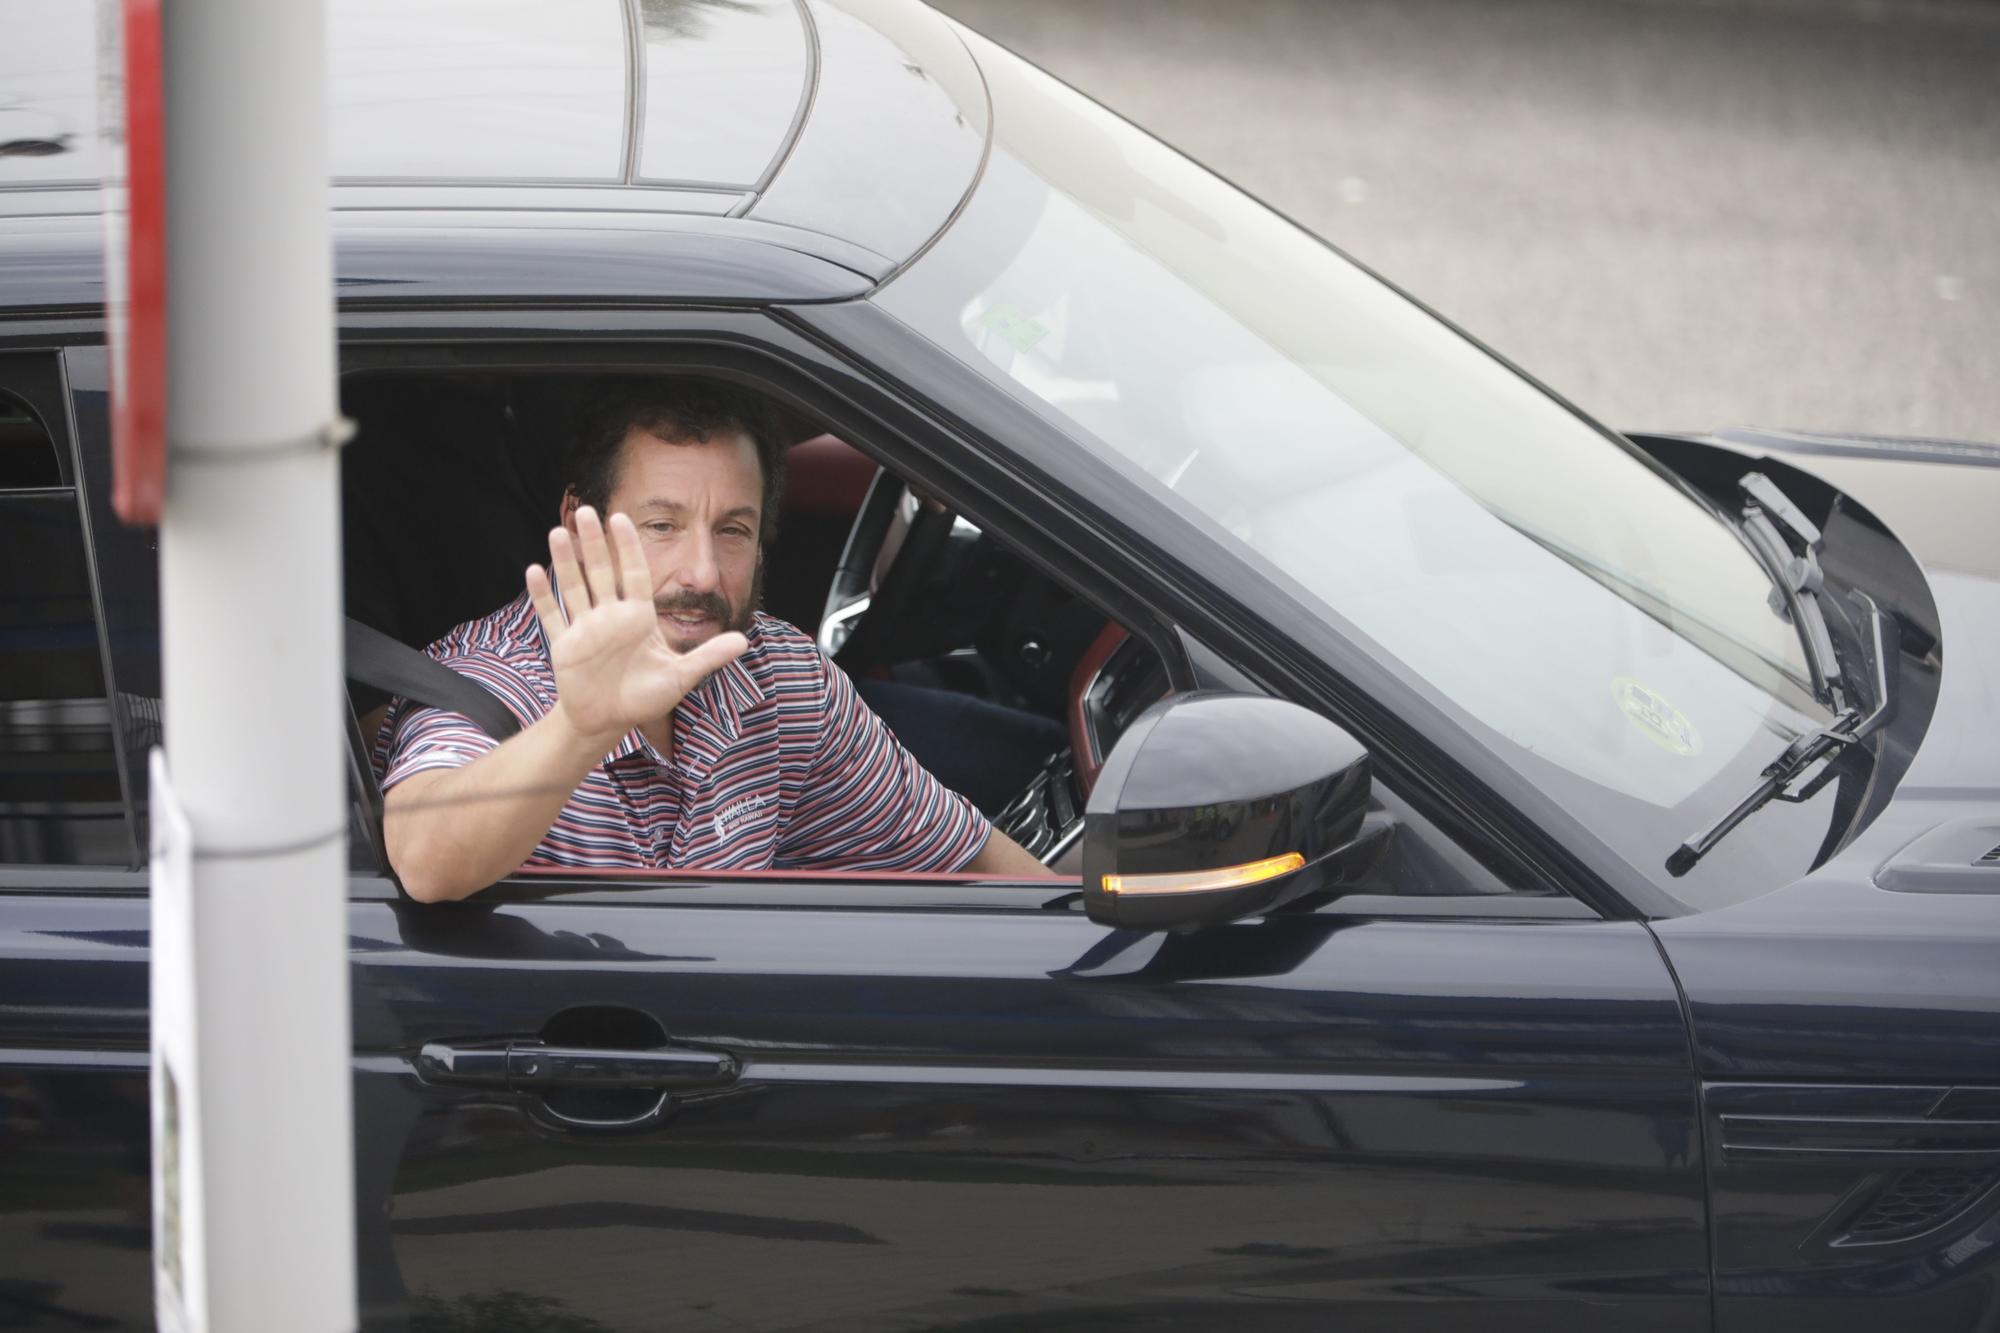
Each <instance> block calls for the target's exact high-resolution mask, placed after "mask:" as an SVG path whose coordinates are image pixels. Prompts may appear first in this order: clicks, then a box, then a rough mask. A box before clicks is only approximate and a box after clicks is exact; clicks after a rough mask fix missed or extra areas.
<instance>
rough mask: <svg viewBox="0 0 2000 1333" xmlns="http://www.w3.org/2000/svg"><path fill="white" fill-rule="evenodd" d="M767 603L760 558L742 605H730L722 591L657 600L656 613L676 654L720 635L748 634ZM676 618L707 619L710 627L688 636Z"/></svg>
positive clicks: (654, 607)
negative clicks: (760, 610)
mask: <svg viewBox="0 0 2000 1333" xmlns="http://www.w3.org/2000/svg"><path fill="white" fill-rule="evenodd" d="M763 602H764V561H763V559H762V558H761V557H760V558H759V559H758V561H757V568H756V571H755V572H754V573H752V574H751V576H750V593H749V595H748V596H747V597H745V598H744V599H743V604H742V605H741V606H735V605H732V604H731V603H730V600H729V599H728V598H727V597H724V596H723V595H722V594H721V593H720V592H684V593H676V594H674V595H673V596H671V597H655V598H654V599H653V613H654V614H655V615H657V616H658V617H659V618H660V627H661V629H662V630H664V631H665V632H666V636H667V643H668V644H669V645H671V646H672V648H673V650H674V651H675V652H677V653H684V652H687V651H688V650H689V649H690V648H694V647H697V646H699V645H700V644H704V643H706V642H708V641H709V640H710V639H712V638H714V637H715V636H716V635H718V634H723V633H726V632H728V631H729V630H735V631H736V632H737V633H739V634H747V633H748V632H749V630H750V622H751V621H752V620H753V619H755V618H756V615H757V608H758V607H760V606H761V605H763ZM675 615H698V616H703V617H705V618H706V619H707V620H708V621H709V624H708V625H706V626H704V627H703V628H702V629H701V630H700V631H699V632H698V633H695V634H693V635H689V634H688V633H686V631H685V627H683V626H681V625H679V624H677V623H676V622H675V621H674V620H672V619H671V617H672V616H675Z"/></svg>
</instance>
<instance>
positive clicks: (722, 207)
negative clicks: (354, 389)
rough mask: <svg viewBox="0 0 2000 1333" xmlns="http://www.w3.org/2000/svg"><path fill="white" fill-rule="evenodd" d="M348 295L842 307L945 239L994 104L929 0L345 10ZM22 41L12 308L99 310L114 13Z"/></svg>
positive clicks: (338, 53)
mask: <svg viewBox="0 0 2000 1333" xmlns="http://www.w3.org/2000/svg"><path fill="white" fill-rule="evenodd" d="M329 10H330V29H331V41H330V53H331V69H330V97H331V101H332V104H333V116H332V127H331V144H330V148H331V161H332V171H333V175H334V188H333V192H332V199H333V207H334V210H335V212H334V230H335V240H336V249H337V252H338V261H337V267H338V276H339V280H340V283H341V289H342V297H343V299H347V300H352V299H361V300H367V299H387V298H391V297H393V298H394V299H397V300H414V299H431V298H436V299H450V298H451V297H454V296H463V297H478V298H481V299H495V298H499V299H505V298H510V297H519V298H546V297H552V296H575V297H579V298H582V299H600V298H611V297H623V298H625V299H641V300H643V299H647V298H650V297H669V298H671V297H683V298H691V299H703V300H716V299H743V300H784V299H796V300H825V299H834V298H837V297H839V296H842V295H851V294H853V293H854V292H857V291H862V290H866V289H867V288H868V287H869V286H872V285H873V283H874V282H876V281H879V280H880V279H881V278H882V277H884V276H886V275H887V274H888V273H890V272H893V271H894V270H895V269H896V268H897V267H898V266H899V265H900V264H901V263H903V262H904V261H905V260H907V259H908V258H909V257H911V256H912V255H914V254H915V253H917V252H918V251H919V250H921V249H922V248H923V247H924V245H925V244H926V243H928V242H929V241H930V239H931V238H932V237H933V236H935V235H936V234H937V232H938V231H939V230H941V229H942V228H943V226H944V225H945V224H946V222H947V221H948V220H949V219H950V218H951V217H952V215H953V213H954V212H955V210H956V209H957V208H958V206H959V204H960V203H961V201H962V200H963V199H964V197H965V195H966V193H967V192H968V191H969V190H970V188H971V186H972V184H973V183H974V181H975V180H976V179H977V176H978V173H979V168H980V164H981V162H982V160H983V158H984V154H985V150H986V135H987V128H988V126H987V114H986V100H985V92H984V86H983V83H982V82H981V79H980V75H979V71H978V67H977V66H976V65H975V64H974V62H973V59H972V56H971V55H970V54H969V53H968V52H967V50H966V47H965V45H964V43H963V42H962V41H961V40H960V39H959V36H958V33H957V31H956V29H955V27H954V25H953V24H952V23H951V22H950V21H949V20H947V19H945V18H944V17H943V16H942V15H939V14H937V13H936V12H935V11H933V10H931V9H929V8H928V7H926V6H924V5H922V4H920V3H917V2H916V0H560V2H557V3H552V2H551V0H330V3H329ZM4 12H5V13H6V14H7V15H8V16H9V26H10V28H11V29H12V30H11V31H10V32H8V33H7V34H6V40H5V41H0V86H4V87H7V88H9V89H10V90H14V95H13V96H12V97H10V98H9V99H8V101H7V103H6V104H5V105H4V106H0V308H7V307H12V308H14V309H16V310H20V309H23V308H35V309H40V308H49V307H75V306H79V305H91V304H96V303H98V302H101V300H102V273H101V269H102V235H103V225H102V221H101V211H102V207H103V204H102V200H103V197H104V191H103V190H102V189H100V187H99V178H100V174H101V173H102V171H103V170H104V168H105V164H106V163H107V162H114V161H115V160H116V159H115V156H114V154H113V152H111V151H110V149H111V148H112V147H113V145H112V144H111V143H110V142H109V141H108V140H107V137H106V135H105V133H104V128H105V127H104V126H103V125H102V124H101V123H100V122H101V120H102V117H101V114H100V112H99V109H98V106H99V99H98V91H97V77H98V76H97V61H98V46H97V40H96V35H95V27H94V23H95V19H94V10H93V8H92V7H91V6H87V5H77V4H75V3H74V0H15V3H14V4H11V5H9V6H8V7H7V9H6V10H5V11H4Z"/></svg>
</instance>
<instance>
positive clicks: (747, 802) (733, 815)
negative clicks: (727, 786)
mask: <svg viewBox="0 0 2000 1333" xmlns="http://www.w3.org/2000/svg"><path fill="white" fill-rule="evenodd" d="M769 799H770V798H768V797H765V796H739V797H737V798H736V799H735V800H733V801H725V802H723V805H722V808H721V809H720V810H717V811H716V812H715V836H716V837H717V838H718V839H722V838H726V837H728V836H729V833H730V830H731V829H733V828H738V827H740V826H741V825H742V823H743V821H744V820H746V819H748V818H750V816H752V815H754V814H756V813H757V812H758V811H759V810H762V809H763V808H764V807H765V805H766V804H768V803H769Z"/></svg>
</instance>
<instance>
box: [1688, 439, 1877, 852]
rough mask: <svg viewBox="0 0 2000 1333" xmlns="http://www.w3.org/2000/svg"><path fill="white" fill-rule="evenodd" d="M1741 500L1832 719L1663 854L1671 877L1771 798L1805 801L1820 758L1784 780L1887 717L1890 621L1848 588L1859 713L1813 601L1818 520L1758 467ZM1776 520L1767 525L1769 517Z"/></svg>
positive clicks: (1817, 589)
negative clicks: (1858, 663) (1863, 687)
mask: <svg viewBox="0 0 2000 1333" xmlns="http://www.w3.org/2000/svg"><path fill="white" fill-rule="evenodd" d="M1738 485H1740V486H1741V487H1742V489H1743V493H1744V495H1746V496H1747V497H1748V500H1747V502H1746V503H1745V504H1744V506H1743V531H1744V536H1745V537H1746V539H1747V540H1748V541H1749V543H1750V549H1751V550H1752V552H1754V553H1755V554H1756V556H1757V559H1758V560H1759V562H1760V563H1762V564H1763V566H1764V568H1765V569H1766V571H1768V572H1769V573H1770V575H1771V582H1772V585H1773V586H1772V589H1771V609H1772V610H1773V611H1776V612H1777V613H1778V614H1779V615H1781V616H1783V617H1784V618H1785V619H1786V620H1789V621H1790V622H1791V623H1792V624H1793V625H1794V626H1795V627H1796V628H1797V629H1798V631H1799V641H1800V642H1801V643H1802V644H1804V645H1805V653H1806V666H1807V668H1808V669H1809V670H1810V671H1811V672H1812V685H1813V697H1814V698H1816V699H1818V700H1819V701H1820V702H1821V703H1823V704H1825V705H1826V706H1827V707H1828V708H1831V709H1833V710H1834V714H1835V716H1834V719H1833V721H1831V722H1829V723H1827V724H1826V725H1825V726H1824V727H1821V728H1819V729H1818V730H1817V731H1809V732H1807V733H1806V734H1805V735H1803V736H1800V737H1799V738H1798V739H1797V740H1795V741H1793V742H1792V743H1791V744H1790V745H1788V746H1786V747H1785V750H1784V753H1782V754H1780V755H1779V756H1778V757H1777V758H1776V759H1774V760H1773V761H1771V763H1769V764H1767V765H1765V767H1764V771H1763V772H1762V773H1761V774H1760V775H1759V778H1758V782H1757V785H1756V786H1755V787H1753V788H1751V790H1750V794H1749V795H1747V796H1745V797H1744V798H1743V799H1742V800H1741V801H1739V802H1737V804H1736V807H1735V808H1734V809H1733V810H1731V811H1730V812H1729V813H1728V814H1726V815H1724V816H1723V817H1722V818H1721V819H1718V820H1717V821H1716V822H1715V823H1713V824H1711V825H1709V827H1708V828H1707V829H1705V830H1703V831H1702V832H1700V833H1697V834H1695V835H1694V836H1693V837H1692V838H1689V839H1688V840H1687V841H1686V842H1684V843H1682V844H1681V845H1680V846H1679V847H1677V848H1675V849H1674V854H1673V855H1672V856H1669V857H1668V858H1667V873H1668V874H1669V875H1672V876H1674V877H1675V878H1679V877H1680V876H1682V875H1685V874H1686V873H1687V872H1688V871H1689V870H1692V869H1693V868H1694V864H1695V862H1697V861H1699V860H1701V858H1702V857H1704V856H1706V855H1708V852H1709V849H1711V848H1712V847H1714V846H1715V844H1717V843H1718V842H1721V841H1722V840H1723V838H1725V837H1727V836H1728V835H1729V832H1730V830H1732V829H1734V828H1735V827H1736V826H1737V825H1738V824H1741V823H1742V822H1743V821H1744V820H1746V819H1748V818H1749V817H1750V816H1751V815H1753V814H1755V813H1756V812H1757V811H1758V810H1759V809H1761V808H1762V807H1763V806H1764V805H1766V804H1767V803H1769V802H1771V801H1774V800H1776V801H1788V802H1794V803H1796V802H1801V801H1809V800H1811V799H1812V798H1813V797H1814V796H1815V795H1817V794H1818V792H1819V790H1820V788H1822V787H1824V786H1825V785H1826V784H1827V783H1828V782H1829V781H1830V780H1831V779H1832V777H1833V774H1834V765H1833V764H1832V763H1828V764H1827V765H1826V767H1824V768H1823V769H1821V770H1820V772H1819V773H1818V774H1816V775H1815V776H1814V777H1813V779H1812V780H1811V781H1810V782H1808V783H1806V784H1805V785H1804V786H1803V787H1800V788H1798V789H1797V790H1796V791H1795V790H1792V784H1793V783H1794V782H1795V781H1797V780H1798V778H1799V777H1800V776H1801V775H1803V774H1804V773H1805V771H1806V770H1807V769H1808V768H1810V767H1812V766H1813V765H1814V764H1815V763H1818V762H1819V761H1820V760H1822V759H1827V758H1829V757H1830V756H1831V755H1832V754H1833V753H1834V751H1836V750H1840V749H1843V748H1845V747H1846V746H1850V745H1853V744H1855V743H1857V742H1859V741H1861V740H1863V739H1864V738H1866V737H1867V736H1869V735H1871V734H1872V733H1873V732H1875V731H1876V730H1877V729H1878V728H1880V727H1881V725H1882V724H1883V723H1884V722H1886V721H1887V720H1888V717H1889V657H1888V646H1887V639H1888V635H1889V633H1890V632H1892V625H1893V622H1891V621H1890V619H1889V618H1888V617H1887V616H1885V615H1884V614H1882V611H1881V609H1880V608H1879V607H1877V606H1876V605H1875V602H1874V600H1873V599H1872V598H1870V597H1869V596H1868V595H1867V594H1866V593H1862V592H1856V593H1855V594H1854V596H1855V598H1856V599H1857V600H1859V601H1860V602H1861V603H1862V606H1863V608H1864V610H1865V613H1866V614H1865V616H1864V617H1863V622H1862V626H1861V634H1862V653H1863V656H1864V657H1867V658H1869V659H1870V665H1871V666H1872V668H1873V673H1872V674H1873V677H1874V680H1873V684H1874V695H1875V697H1874V700H1873V707H1872V708H1871V709H1870V711H1869V712H1868V713H1867V714H1866V715H1864V714H1863V713H1862V712H1861V710H1860V709H1859V708H1858V707H1854V706H1852V705H1850V704H1849V703H1848V702H1847V695H1846V691H1845V690H1844V689H1843V688H1842V686H1841V679H1840V660H1839V658H1837V657H1836V656H1835V655H1834V651H1833V636H1832V635H1831V634H1830V633H1828V631H1827V627H1826V613H1825V610H1824V608H1823V607H1822V605H1821V602H1820V599H1821V596H1822V595H1823V594H1822V588H1823V586H1824V579H1823V577H1822V575H1821V572H1820V565H1819V549H1820V546H1821V544H1822V541H1823V538H1822V535H1821V533H1820V530H1819V527H1818V525H1816V524H1815V523H1814V522H1813V521H1812V520H1811V519H1809V518H1807V517H1806V516H1805V515H1804V514H1802V513H1800V512H1799V510H1798V507H1797V506H1796V505H1794V504H1793V503H1792V502H1791V499H1790V498H1789V497H1788V496H1787V495H1786V494H1785V493H1784V492H1783V491H1781V490H1779V489H1778V487H1777V484H1776V483H1774V482H1773V481H1772V480H1771V479H1770V478H1769V477H1766V476H1765V475H1764V474H1763V473H1761V472H1752V473H1750V474H1748V475H1747V476H1745V477H1744V478H1743V479H1742V481H1741V482H1739V483H1738ZM1774 518H1775V519H1776V520H1777V521H1776V522H1774V521H1773V519H1774ZM1778 523H1783V524H1784V525H1785V528H1786V530H1788V531H1790V532H1791V533H1792V534H1793V535H1794V536H1795V537H1797V538H1798V539H1799V542H1800V544H1801V545H1802V547H1803V550H1802V551H1801V552H1799V553H1796V554H1795V553H1794V552H1793V550H1792V548H1791V545H1790V543H1788V542H1787V541H1786V540H1785V537H1784V534H1783V533H1781V532H1780V531H1779V529H1778Z"/></svg>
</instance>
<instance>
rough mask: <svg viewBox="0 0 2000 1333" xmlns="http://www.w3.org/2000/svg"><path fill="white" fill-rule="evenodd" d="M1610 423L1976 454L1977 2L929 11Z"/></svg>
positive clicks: (1198, 2) (1000, 0)
mask: <svg viewBox="0 0 2000 1333" xmlns="http://www.w3.org/2000/svg"><path fill="white" fill-rule="evenodd" d="M938 3H939V7H940V8H942V9H944V10H945V11H946V12H948V13H950V14H952V15H953V16H954V17H957V18H959V19H960V20H962V21H963V22H965V23H967V24H968V25H969V26H971V27H973V28H976V29H978V30H980V31H982V32H984V33H985V34H986V35H988V36H990V37H992V38H994V39H995V40H997V41H999V42H1001V43H1002V44H1003V45H1006V46H1009V47H1012V48H1013V49H1015V50H1016V51H1019V52H1020V53H1021V54H1023V55H1025V56H1027V57H1029V58H1030V59H1032V60H1034V61H1036V62H1037V63H1039V64H1041V65H1043V66H1044V67H1046V68H1048V69H1049V70H1051V71H1052V72H1054V73H1056V74H1057V75H1059V76H1061V77H1063V78H1064V79H1066V80H1068V81H1069V82H1071V83H1073V84H1075V85H1076V86H1077V87H1079V88H1081V89H1082V90H1084V91H1085V92H1087V93H1090V94H1091V95H1093V96H1095V97H1097V98H1098V99H1099V100H1100V101H1103V102H1105V103H1106V104H1108V105H1110V106H1111V107H1113V108H1114V109H1116V110H1118V111H1120V112H1122V113H1123V114H1125V115H1126V116H1128V117H1129V118H1131V119H1132V120H1134V121H1137V122H1138V123H1139V124H1141V125H1144V126H1145V127H1146V128H1147V129H1149V130H1152V131H1153V132H1154V133H1156V134H1158V135H1159V136H1160V137H1162V138H1164V139H1166V140H1167V141H1168V142H1170V143H1172V144H1174V145H1176V146H1177V147H1179V148H1181V149H1183V150H1184V151H1186V152H1188V153H1190V154H1191V155H1193V156H1194V157H1196V158H1199V159H1200V160H1202V161H1203V162H1205V163H1207V164H1208V165H1209V166H1211V167H1213V168H1215V169H1216V170H1218V171H1220V172H1221V173H1223V174H1224V175H1226V176H1229V177H1230V178H1231V179H1233V180H1235V181H1236V182H1237V183H1238V184H1240V185H1242V186H1243V187H1244V188H1246V189H1248V190H1249V191H1251V192H1252V193H1253V194H1256V195H1259V196H1261V197H1262V198H1264V199H1266V200H1267V201H1269V202H1270V203H1272V204H1274V205H1276V206H1277V207H1279V208H1281V209H1283V210H1284V211H1285V212H1287V213H1289V214H1291V215H1292V216H1293V217H1295V218H1297V219H1298V220H1299V221H1301V222H1303V223H1304V224H1306V225H1307V226H1309V227H1311V228H1312V229H1313V230H1315V231H1317V232H1319V233H1320V234H1321V235H1323V236H1325V237H1326V238H1328V239H1329V240H1331V241H1332V242H1333V243H1335V244H1336V245H1338V246H1339V247H1340V248H1341V249H1343V250H1345V251H1346V252H1347V253H1348V254H1350V255H1352V256H1354V257H1355V258H1356V259H1358V260H1360V261H1361V262H1363V263H1365V264H1367V265H1368V266H1369V267H1371V268H1373V269H1375V270H1376V271H1377V272H1380V273H1382V274H1383V275H1384V276H1386V277H1388V278H1389V279H1390V280H1391V281H1393V282H1395V283H1397V284H1398V285H1399V286H1402V287H1403V288H1405V289H1406V290H1408V291H1410V292H1412V293H1413V294H1414V295H1416V296H1417V297H1418V298H1420V299H1421V300H1423V301H1425V302H1426V303H1427V304H1429V305H1431V306H1432V307H1433V308H1435V309H1437V310H1438V311H1440V312H1441V313H1442V314H1444V315H1445V316H1446V317H1447V318H1449V319H1451V320H1452V321H1454V322H1455V323H1457V324H1459V325H1460V326H1461V327H1463V328H1465V329H1466V330H1468V331H1469V332H1471V333H1472V334H1473V335H1475V336H1476V337H1478V338H1479V339H1481V340H1482V341H1483V342H1485V343H1487V344H1488V345H1489V346H1491V347H1493V348H1494V349H1496V350H1497V351H1499V352H1501V353H1502V354H1503V355H1505V356H1507V357H1509V358H1510V359H1512V360H1513V361H1515V362H1516V363H1517V364H1519V365H1521V366H1522V367H1523V368H1525V369H1526V370H1528V371H1529V372H1530V373H1531V374H1533V375H1535V376H1536V377H1537V378H1539V379H1541V380H1543V381H1544V382H1546V383H1548V384H1549V385H1551V386H1552V387H1554V388H1556V389H1557V390H1558V391H1560V392H1561V393H1563V394H1564V395H1565V396H1567V397H1569V398H1570V399H1572V400H1573V401H1575V402H1576V403H1578V404H1579V405H1580V406H1582V407H1583V408H1584V409H1585V410H1586V411H1588V412H1590V413H1591V414H1592V415H1594V416H1597V417H1598V418H1600V419H1601V420H1604V421H1605V422H1607V423H1608V424H1610V425H1613V426H1616V427H1620V428H1625V429H1645V428H1659V429H1701V428H1706V427H1711V426H1716V425H1722V424H1728V423H1734V424H1756V425H1767V426H1790V427H1799V428H1806V429H1826V430H1852V431H1864V432H1871V433H1877V434H1913V435H1931V436H1939V437H1946V438H1957V439H1979V440H1988V441H2000V4H1996V3H1992V0H1942V2H1939V0H1930V2H1926V0H1879V2H1876V3H1860V2H1854V3H1848V2H1844V0H1706V2H1704V0H1230V3H1217V2H1216V0H938Z"/></svg>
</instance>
